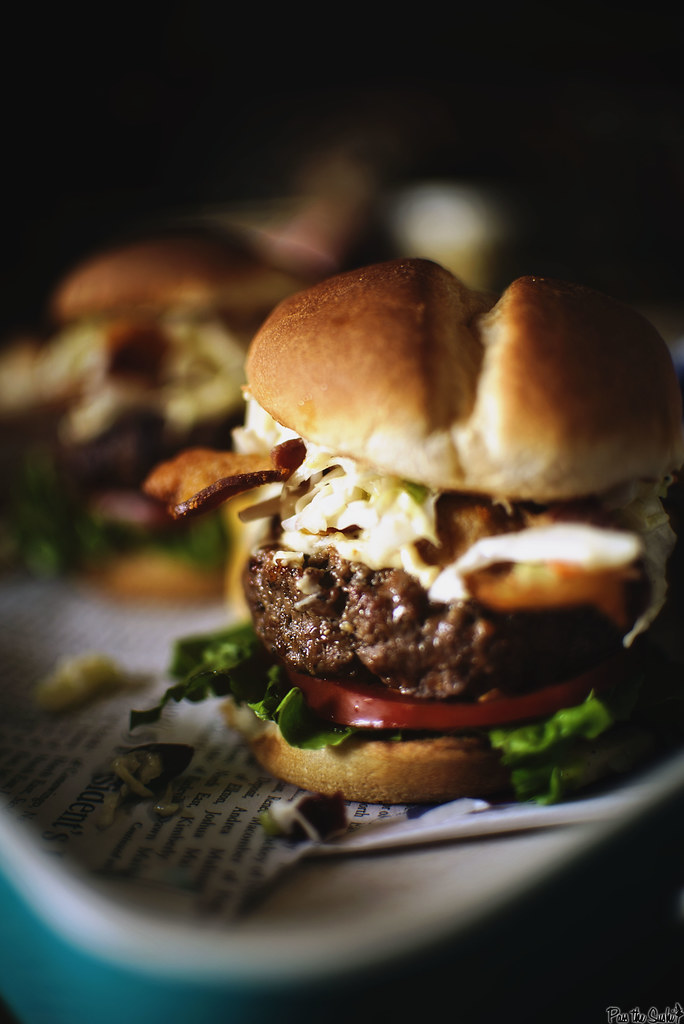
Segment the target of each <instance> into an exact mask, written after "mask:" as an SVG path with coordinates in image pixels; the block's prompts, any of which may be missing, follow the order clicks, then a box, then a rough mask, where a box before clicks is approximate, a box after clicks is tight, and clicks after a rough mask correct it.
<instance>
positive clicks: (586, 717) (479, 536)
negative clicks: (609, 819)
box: [133, 259, 684, 803]
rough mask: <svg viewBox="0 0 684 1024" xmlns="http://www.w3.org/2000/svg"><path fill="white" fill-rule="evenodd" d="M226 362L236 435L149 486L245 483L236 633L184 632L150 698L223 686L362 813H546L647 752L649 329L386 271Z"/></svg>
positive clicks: (178, 511) (407, 267) (180, 460)
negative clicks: (240, 622)
mask: <svg viewBox="0 0 684 1024" xmlns="http://www.w3.org/2000/svg"><path fill="white" fill-rule="evenodd" d="M246 372H247V380H248V384H247V397H248V408H247V416H246V421H245V425H244V427H243V428H242V429H239V430H237V431H236V432H235V448H236V450H235V451H233V452H224V453H222V452H217V451H210V450H201V449H195V450H189V451H186V452H184V453H182V454H180V455H179V456H177V457H176V458H174V459H173V460H171V461H169V462H167V463H164V464H162V465H160V466H159V467H158V468H157V469H155V470H154V471H153V473H152V474H151V476H150V477H149V478H148V480H147V483H146V490H147V492H148V493H149V494H150V495H152V496H156V497H157V498H158V499H160V500H161V501H163V502H165V503H166V504H167V505H168V506H169V507H170V511H171V513H172V515H174V516H176V517H178V518H179V519H181V520H182V519H185V518H192V516H193V515H194V514H195V513H199V512H202V511H203V510H210V509H213V508H215V507H216V506H217V505H218V504H220V503H221V502H222V501H224V500H225V499H226V498H228V497H230V496H231V495H232V494H235V493H238V492H244V491H249V490H250V489H251V490H253V491H254V500H253V504H252V506H251V507H250V508H249V509H247V510H246V511H245V512H243V517H244V518H247V519H250V520H251V521H252V522H253V523H254V524H259V535H258V537H256V538H255V540H254V543H253V546H252V549H251V550H250V552H249V555H248V558H247V564H246V567H245V568H244V574H243V582H244V590H245V595H246V599H247V604H248V606H249V610H250V618H251V622H250V624H249V626H245V627H240V628H239V629H237V630H235V631H232V632H231V631H230V630H229V631H228V632H227V633H225V634H223V635H220V636H217V637H215V638H214V639H212V638H207V640H206V642H202V641H200V640H199V639H197V638H195V640H194V641H193V642H192V643H190V644H189V645H187V646H183V645H181V647H180V648H179V654H178V656H177V658H176V660H175V662H174V668H173V672H174V675H177V676H178V679H179V682H178V685H177V686H175V687H174V688H172V689H171V690H170V691H169V693H168V694H167V695H166V696H165V698H164V699H163V701H162V704H161V706H160V707H163V704H164V703H165V701H166V700H168V699H176V700H179V699H183V698H186V697H187V698H189V699H191V700H196V699H199V698H200V697H201V696H202V695H203V694H205V693H207V692H210V693H212V692H213V693H216V694H226V695H229V694H232V699H230V700H229V701H228V702H227V704H226V707H227V708H228V709H229V710H228V717H229V720H230V722H231V724H232V725H234V726H235V727H237V728H238V729H239V730H240V731H243V732H244V733H245V735H246V736H247V738H248V740H249V743H250V745H251V746H252V749H253V751H254V753H255V755H256V757H257V759H258V760H259V761H260V762H261V764H262V765H263V766H264V767H265V768H266V769H268V770H269V771H271V772H272V773H273V774H274V775H276V776H279V777H281V778H283V779H285V780H287V781H289V782H291V783H295V784H297V785H299V786H301V787H302V788H304V789H309V790H314V791H319V792H322V793H328V794H332V793H336V792H342V793H343V794H344V796H345V797H347V798H348V799H356V800H361V801H372V802H383V803H385V802H387V803H413V802H418V801H421V802H425V801H442V800H448V799H455V798H457V797H459V796H471V797H474V796H492V795H501V794H505V793H510V792H511V791H514V792H515V793H516V795H517V796H518V797H520V798H534V799H537V800H541V801H546V802H549V801H555V800H558V799H561V798H562V797H564V796H566V795H567V794H568V793H571V792H574V791H575V790H576V789H577V788H579V787H581V786H586V785H588V784H589V783H590V782H592V781H596V780H597V779H599V778H603V777H605V776H606V775H610V774H612V773H614V772H616V771H617V772H619V771H622V770H624V769H626V768H627V767H628V766H630V765H633V764H634V763H635V762H637V761H639V760H640V759H641V758H642V757H643V756H644V755H645V754H646V753H647V752H648V751H650V752H651V753H656V752H658V751H659V750H661V749H664V739H663V734H662V732H661V731H660V730H659V728H658V727H656V723H655V721H654V718H655V717H657V711H656V707H657V706H658V704H659V702H660V701H661V700H662V699H667V700H670V698H672V697H675V698H677V694H676V693H674V692H673V693H667V692H666V690H667V684H668V679H667V676H666V673H662V674H661V673H660V672H659V669H656V670H655V672H654V671H653V664H654V663H653V664H652V661H651V657H652V654H653V651H652V649H651V647H650V646H646V647H645V646H644V640H645V637H647V636H648V633H649V629H652V628H653V624H654V622H655V620H656V619H657V618H658V617H659V615H660V614H661V612H662V609H663V607H664V604H665V600H666V579H667V564H668V559H669V556H670V554H671V552H672V549H673V546H674V544H675V539H676V538H675V533H674V531H673V528H672V525H671V523H670V520H669V517H668V513H667V509H666V505H665V501H666V497H667V494H668V489H669V488H670V486H671V484H672V475H673V474H674V473H675V472H676V471H677V470H678V469H679V467H680V466H681V465H682V462H683V461H684V438H683V435H682V406H681V397H680V393H679V388H678V385H677V380H676V377H675V374H674V370H673V366H672V360H671V358H670V355H669V353H668V350H667V348H666V346H665V343H664V342H663V340H662V339H661V338H660V336H659V335H658V333H657V331H656V330H655V329H654V328H653V327H652V326H651V325H650V324H649V323H648V322H647V321H646V320H644V319H643V318H642V317H641V316H640V315H639V314H638V313H636V312H634V311H633V310H631V309H629V308H628V307H627V306H625V305H623V304H621V303H619V302H616V301H614V300H613V299H611V298H609V297H607V296H605V295H602V294H600V293H597V292H595V291H593V290H591V289H589V288H585V287H582V286H579V285H576V284H572V283H567V282H559V281H554V280H550V279H547V278H543V277H534V276H530V277H523V278H520V279H518V280H516V281H514V282H513V283H512V284H511V285H509V286H508V288H506V289H505V291H504V292H503V294H502V295H501V296H500V297H498V298H496V297H493V296H489V295H486V294H482V293H479V292H476V291H472V290H470V289H468V288H467V287H465V286H464V285H463V284H462V283H461V282H460V281H459V280H457V279H456V278H455V277H454V276H453V275H452V274H450V273H449V272H448V271H446V270H445V269H443V268H442V267H440V266H438V265H437V264H435V263H433V262H430V261H426V260H422V259H406V260H393V261H389V262H387V263H382V264H376V265H374V266H370V267H365V268H361V269H359V270H356V271H350V272H347V273H344V274H340V275H338V276H336V277H332V278H330V279H328V280H327V281H325V282H322V283H320V284H317V285H314V286H313V287H311V288H309V289H308V290H306V291H303V292H301V293H299V294H297V295H296V296H293V297H291V298H288V299H286V300H284V301H283V302H282V303H281V304H280V305H279V306H278V307H277V308H276V309H275V310H274V312H273V313H272V314H271V315H270V316H269V317H268V319H267V320H266V322H265V323H264V325H263V326H262V327H261V328H260V330H259V331H258V332H257V334H256V336H255V338H254V339H253V341H252V344H251V346H250V350H249V354H248V358H247V364H246ZM678 688H679V695H678V698H677V699H675V700H674V703H673V704H672V705H668V707H673V708H676V707H677V706H678V707H679V709H680V710H681V708H682V696H684V693H683V692H682V687H681V684H680V683H679V682H678ZM158 710H159V709H152V710H151V712H150V714H151V715H153V716H154V715H155V714H156V713H158ZM145 720H149V719H148V716H147V715H146V714H145V713H143V715H142V717H139V716H138V715H137V714H136V715H135V716H134V718H133V721H134V723H135V722H139V721H140V722H141V721H145ZM666 720H667V721H666V724H667V728H668V729H669V728H671V727H673V726H674V725H675V720H674V716H673V714H671V713H670V711H668V712H667V713H666ZM661 724H662V723H661Z"/></svg>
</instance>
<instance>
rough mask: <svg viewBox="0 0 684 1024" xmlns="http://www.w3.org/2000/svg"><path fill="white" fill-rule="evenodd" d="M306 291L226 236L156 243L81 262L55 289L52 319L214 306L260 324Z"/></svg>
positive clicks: (134, 244)
mask: <svg viewBox="0 0 684 1024" xmlns="http://www.w3.org/2000/svg"><path fill="white" fill-rule="evenodd" d="M304 284H305V282H304V281H303V279H302V278H298V277H296V276H295V275H293V274H290V273H289V272H287V271H284V270H281V269H279V268H276V267H272V266H268V265H267V264H266V263H265V262H264V261H263V260H261V259H260V258H258V257H257V255H256V254H254V253H252V252H251V251H250V250H249V249H247V248H246V247H245V246H243V245H241V244H239V243H238V242H237V241H236V242H233V241H232V240H230V239H228V238H224V237H223V236H221V237H219V236H214V235H209V234H207V235H200V234H197V235H194V234H188V235H183V234H179V235H170V236H160V237H158V238H149V239H143V240H140V241H132V242H128V243H123V244H121V245H118V246H114V247H112V248H109V249H106V250H103V251H102V252H99V253H97V254H95V255H93V256H92V257H90V258H87V259H85V260H83V262H82V263H80V264H79V265H78V266H76V267H75V268H74V269H73V270H72V271H71V272H70V273H69V274H67V275H66V277H65V278H64V279H63V280H62V281H61V283H60V284H59V285H58V287H57V288H56V289H55V292H54V294H53V296H52V302H51V315H52V317H53V319H54V320H55V321H56V322H57V323H61V324H64V323H67V322H70V321H72V320H76V319H79V318H81V317H89V316H97V315H111V314H114V313H122V314H123V313H127V312H145V311H146V312H149V313H154V312H157V311H160V310H164V309H168V308H169V307H176V306H180V307H186V308H193V307H195V308H196V307H205V306H211V307H212V308H215V309H221V310H222V311H224V312H226V313H234V314H236V315H244V314H251V313H253V312H255V313H256V315H257V316H258V317H260V318H261V317H262V316H265V315H266V313H267V312H269V311H270V310H271V309H272V308H273V306H274V305H275V304H276V303H277V302H279V301H280V300H281V299H283V298H284V297H285V296H286V295H290V294H291V293H292V292H293V291H294V290H296V289H297V288H301V287H303V286H304Z"/></svg>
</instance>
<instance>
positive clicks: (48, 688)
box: [34, 651, 146, 711]
mask: <svg viewBox="0 0 684 1024" xmlns="http://www.w3.org/2000/svg"><path fill="white" fill-rule="evenodd" d="M145 681H146V680H144V679H143V677H141V676H139V675H135V674H133V673H131V672H128V671H126V669H124V668H122V667H121V666H120V665H119V664H117V662H116V661H114V659H113V658H110V657H109V656H108V655H106V654H102V653H100V652H98V651H87V652H85V653H83V654H77V655H71V656H67V657H64V658H61V659H60V660H59V661H58V662H57V664H56V665H55V668H54V669H53V671H52V672H51V673H50V675H48V676H46V677H45V678H44V679H41V680H40V682H39V683H38V684H37V685H36V688H35V691H34V699H35V701H36V703H37V704H38V706H39V707H41V708H42V709H43V710H44V711H68V710H70V709H71V708H75V707H79V706H80V705H81V704H85V703H86V702H87V701H90V700H94V699H95V698H96V697H101V696H103V695H105V694H107V693H113V692H115V691H116V690H124V689H132V688H134V687H137V686H140V685H141V684H142V683H143V682H145Z"/></svg>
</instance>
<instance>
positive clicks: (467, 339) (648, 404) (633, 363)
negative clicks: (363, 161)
mask: <svg viewBox="0 0 684 1024" xmlns="http://www.w3.org/2000/svg"><path fill="white" fill-rule="evenodd" d="M246 374H247V381H248V388H249V392H250V393H251V394H252V396H253V397H254V398H255V400H256V401H257V402H258V403H259V404H260V405H261V406H262V407H263V408H264V409H265V410H266V411H267V412H268V413H270V414H271V416H273V417H274V419H276V420H277V421H278V422H280V423H282V424H283V425H285V426H286V427H289V428H291V429H292V430H294V431H296V432H297V433H299V434H300V435H301V436H302V437H303V438H304V439H305V440H308V441H310V442H313V443H316V444H319V445H322V446H324V447H327V448H329V449H332V450H334V451H336V452H339V454H341V455H347V456H350V457H353V458H356V459H358V460H360V461H362V462H365V463H369V464H372V465H373V466H375V467H377V468H378V469H381V470H382V471H384V472H387V473H390V474H394V475H397V476H400V477H402V478H407V479H411V480H414V481H416V482H419V483H424V484H426V485H429V486H433V487H437V488H440V489H442V490H458V491H469V492H476V493H481V494H486V495H490V496H492V497H506V498H509V499H513V500H536V501H542V502H545V501H553V500H562V499H566V498H570V497H578V496H583V495H588V494H595V493H601V492H605V491H607V490H609V489H610V488H612V487H614V486H618V485H621V484H624V483H625V482H627V481H630V480H634V479H643V478H646V479H660V478H662V477H663V476H664V475H665V474H667V473H669V472H671V471H672V470H674V469H675V468H678V467H679V466H681V464H682V463H683V462H684V443H683V441H682V428H681V422H682V407H681V395H680V392H679V388H678V385H677V380H676V376H675V374H674V373H673V369H672V361H671V357H670V354H669V352H668V349H667V346H666V344H665V342H664V341H663V339H662V338H661V337H660V335H659V334H658V332H657V331H656V329H655V328H654V327H653V326H652V325H651V324H650V323H649V322H648V321H647V320H646V319H644V318H643V317H642V316H641V315H640V314H639V313H637V312H636V311H634V310H632V309H631V308H629V307H627V306H625V305H623V304H622V303H620V302H619V301H616V300H614V299H612V298H609V297H608V296H606V295H603V294H602V293H600V292H597V291H594V290H592V289H590V288H587V287H584V286H581V285H577V284H572V283H567V282H560V281H556V280H551V279H549V278H545V277H535V276H527V277H521V278H519V279H518V280H516V281H514V282H513V283H512V284H511V285H509V287H508V288H506V290H505V291H504V292H503V294H502V295H501V296H500V298H498V300H497V299H496V298H495V297H494V296H491V295H486V294H482V293H479V292H475V291H472V290H470V289H468V288H467V287H466V286H465V285H463V284H462V283H461V282H460V281H459V280H457V279H456V278H455V277H454V276H453V275H452V274H451V273H450V272H449V271H447V270H445V269H444V268H442V267H441V266H439V265H438V264H436V263H433V262H432V261H429V260H424V259H396V260H391V261H388V262H385V263H380V264H375V265H372V266H369V267H365V268H362V269H358V270H351V271H348V272H346V273H342V274H339V275H337V276H336V277H333V278H330V279H328V280H326V281H323V282H321V283H318V284H316V285H314V286H313V287H311V288H308V289H306V290H304V291H301V292H299V293H297V294H295V295H293V296H291V297H288V298H286V299H284V300H283V301H282V302H281V303H280V304H279V305H278V306H277V307H276V308H275V309H274V310H273V311H272V313H271V314H270V315H269V317H268V318H267V319H266V321H265V322H264V324H263V325H262V326H261V328H260V330H259V331H258V332H257V333H256V335H255V337H254V339H253V341H252V344H251V347H250V350H249V353H248V357H247V362H246ZM333 382H334V386H333Z"/></svg>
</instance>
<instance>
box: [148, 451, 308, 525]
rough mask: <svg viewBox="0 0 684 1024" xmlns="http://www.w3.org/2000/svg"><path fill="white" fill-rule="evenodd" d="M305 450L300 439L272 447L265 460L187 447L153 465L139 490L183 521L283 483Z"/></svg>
mask: <svg viewBox="0 0 684 1024" xmlns="http://www.w3.org/2000/svg"><path fill="white" fill-rule="evenodd" d="M305 451H306V449H305V446H304V442H303V441H301V440H300V439H299V438H294V439H293V440H290V441H284V442H283V443H282V444H279V445H276V447H275V448H272V449H271V452H270V453H269V455H268V456H264V455H242V454H239V453H238V452H230V451H216V450H215V449H213V448H188V449H187V450H186V451H183V452H181V453H180V454H179V455H176V456H175V457H174V458H173V459H169V460H167V461H166V462H162V463H160V464H159V465H158V466H156V467H155V468H154V469H153V470H152V472H151V473H150V474H149V476H148V477H147V479H146V480H145V482H144V483H143V491H144V492H145V494H147V495H148V496H149V497H151V498H154V499H155V500H156V501H161V502H163V503H164V504H165V505H166V507H167V510H168V513H169V515H170V516H171V517H172V518H173V519H184V518H186V517H188V516H193V515H200V514H202V513H205V512H210V511H212V510H213V509H215V508H218V506H219V505H221V504H223V502H224V501H227V500H228V498H232V497H233V495H235V494H241V493H242V492H243V491H249V490H252V489H253V488H255V487H260V486H261V485H262V484H268V483H278V482H283V481H285V480H287V479H288V477H290V476H291V475H292V473H293V472H294V471H295V469H297V467H298V466H299V465H300V464H301V462H302V460H303V459H304V454H305Z"/></svg>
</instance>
